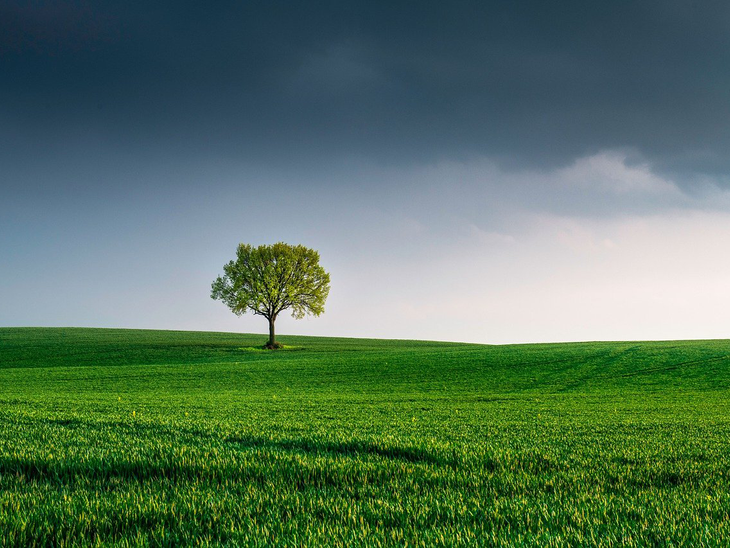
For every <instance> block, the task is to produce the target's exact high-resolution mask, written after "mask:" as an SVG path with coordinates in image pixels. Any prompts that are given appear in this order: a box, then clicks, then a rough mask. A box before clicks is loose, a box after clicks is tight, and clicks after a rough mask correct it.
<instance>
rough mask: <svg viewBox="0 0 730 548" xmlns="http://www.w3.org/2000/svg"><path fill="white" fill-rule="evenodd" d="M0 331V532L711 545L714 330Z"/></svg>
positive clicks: (721, 474)
mask: <svg viewBox="0 0 730 548" xmlns="http://www.w3.org/2000/svg"><path fill="white" fill-rule="evenodd" d="M264 339H265V337H263V336H261V335H240V334H231V333H200V332H173V331H135V330H113V329H50V328H49V329H39V328H38V329H37V328H10V329H0V545H6V544H7V545H28V544H34V543H35V544H49V543H54V544H57V545H64V544H68V545H76V544H79V543H82V544H83V543H89V544H90V543H97V542H100V543H105V544H106V543H108V544H116V545H135V544H145V543H153V544H180V543H230V544H237V545H240V544H258V545H266V544H272V545H297V546H301V545H312V546H315V545H342V544H348V545H352V544H363V545H365V544H366V545H378V544H380V545H397V546H401V545H404V544H405V543H408V544H410V545H413V544H415V545H419V544H421V545H425V546H432V545H439V544H441V545H459V544H464V545H466V544H474V543H477V542H481V543H485V544H492V545H502V544H503V545H514V544H527V545H536V546H550V545H553V546H563V545H565V544H566V543H572V544H602V545H607V546H608V545H661V544H666V545H669V544H695V545H698V544H706V545H723V544H726V541H727V539H728V538H730V451H728V450H727V449H728V443H730V398H728V388H729V387H730V341H674V342H628V343H627V342H620V343H576V344H539V345H509V346H484V345H471V344H456V343H438V342H421V341H386V340H363V339H334V338H312V337H281V341H282V342H283V343H284V344H286V345H287V349H286V350H282V351H276V352H270V351H262V350H260V345H261V344H262V342H263V340H264Z"/></svg>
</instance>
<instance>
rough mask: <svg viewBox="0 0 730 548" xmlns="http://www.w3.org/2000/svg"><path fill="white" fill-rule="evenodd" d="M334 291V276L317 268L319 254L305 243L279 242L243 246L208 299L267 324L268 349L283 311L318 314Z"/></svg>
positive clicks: (224, 267) (273, 341)
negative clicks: (250, 314)
mask: <svg viewBox="0 0 730 548" xmlns="http://www.w3.org/2000/svg"><path fill="white" fill-rule="evenodd" d="M329 290H330V275H329V274H328V273H327V272H325V270H324V268H322V267H321V266H320V265H319V253H318V252H317V251H315V250H313V249H309V248H307V247H304V246H302V245H289V244H285V243H283V242H279V243H276V244H273V245H261V246H258V247H253V246H251V245H248V244H239V246H238V249H237V251H236V259H235V260H234V261H230V262H229V263H228V264H226V265H224V266H223V276H218V278H216V280H215V281H214V282H213V285H212V290H211V294H210V296H211V297H212V298H213V299H216V300H220V301H223V302H224V303H225V304H226V305H227V306H228V308H230V309H231V311H232V312H233V313H234V314H236V315H237V316H241V315H243V314H246V313H247V312H249V311H250V312H252V313H253V314H254V315H258V316H263V317H264V318H266V319H267V320H268V321H269V341H268V343H267V346H268V347H269V348H275V347H277V343H276V338H275V332H274V322H275V321H276V318H277V316H278V315H279V314H280V313H281V312H283V311H284V310H291V314H292V316H293V317H294V318H297V319H300V318H303V317H304V316H305V315H307V314H311V315H313V316H319V315H320V314H322V313H323V312H324V303H325V301H326V300H327V295H328V294H329Z"/></svg>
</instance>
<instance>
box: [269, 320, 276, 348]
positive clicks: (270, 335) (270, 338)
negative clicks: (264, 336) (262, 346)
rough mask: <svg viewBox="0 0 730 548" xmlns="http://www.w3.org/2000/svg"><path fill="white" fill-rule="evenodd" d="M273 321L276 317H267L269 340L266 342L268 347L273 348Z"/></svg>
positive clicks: (274, 342)
mask: <svg viewBox="0 0 730 548" xmlns="http://www.w3.org/2000/svg"><path fill="white" fill-rule="evenodd" d="M275 321H276V318H269V342H268V344H267V346H268V347H269V348H274V345H275V344H276V335H275V334H274V322H275Z"/></svg>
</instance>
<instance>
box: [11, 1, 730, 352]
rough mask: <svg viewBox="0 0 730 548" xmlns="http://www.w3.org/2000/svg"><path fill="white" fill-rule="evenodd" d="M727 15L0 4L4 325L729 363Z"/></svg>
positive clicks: (465, 5)
mask: <svg viewBox="0 0 730 548" xmlns="http://www.w3.org/2000/svg"><path fill="white" fill-rule="evenodd" d="M729 106H730V5H728V4H726V3H723V2H708V3H703V4H702V5H696V4H692V5H690V4H687V3H684V2H673V1H670V2H666V1H662V2H659V1H656V2H641V3H633V2H618V3H605V4H603V3H601V4H599V3H595V2H588V3H586V2H577V1H576V2H567V3H561V4H559V5H557V4H551V3H545V2H539V1H537V0H535V1H533V2H521V3H502V2H479V3H477V2H466V1H464V2H461V1H457V2H423V1H419V2H415V1H414V2H364V1H344V2H336V3H331V4H312V3H305V4H294V3H291V2H277V1H274V2H265V3H263V2H250V3H240V2H220V3H216V4H215V5H211V4H205V3H203V4H201V3H197V2H167V1H163V2H158V3H147V2H112V1H110V0H108V1H104V0H99V1H93V2H92V1H90V0H81V1H77V2H60V1H45V2H37V3H28V2H18V1H14V0H11V1H9V2H3V3H0V188H1V189H2V190H1V195H0V257H1V259H0V303H1V304H0V326H99V327H129V328H159V329H193V330H206V331H219V330H220V331H241V332H261V333H262V336H264V334H265V332H266V325H265V321H263V320H262V319H261V318H259V317H253V316H244V317H242V318H237V317H235V316H234V315H233V314H231V313H230V311H229V310H228V309H227V308H226V307H225V306H224V305H223V304H221V303H220V302H217V301H213V300H212V299H210V284H211V282H212V281H213V279H215V277H216V276H217V275H219V274H220V273H221V272H222V266H223V264H224V263H225V262H227V261H228V260H230V259H232V258H233V257H234V253H235V248H236V245H237V244H238V243H239V242H245V243H251V244H254V245H258V244H262V243H274V242H277V241H285V242H288V243H292V244H296V243H301V244H304V245H306V246H308V247H312V248H315V249H317V250H319V251H320V254H321V263H322V265H323V266H324V267H325V268H326V269H327V270H328V271H329V272H330V273H331V276H332V290H331V293H330V297H329V300H328V303H327V306H326V312H325V314H324V315H323V316H321V317H320V318H308V319H305V320H293V319H291V318H289V317H284V318H281V319H280V320H279V321H278V322H277V331H278V332H279V333H281V334H287V333H291V334H294V333H297V334H308V335H326V336H353V337H382V338H412V339H436V340H454V341H470V342H484V343H510V342H541V341H572V340H643V339H686V338H728V337H730V253H728V252H727V249H728V247H730V246H729V245H728V244H729V243H730V155H729V154H728V150H730V108H729Z"/></svg>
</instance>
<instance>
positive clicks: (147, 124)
mask: <svg viewBox="0 0 730 548" xmlns="http://www.w3.org/2000/svg"><path fill="white" fill-rule="evenodd" d="M728 67H730V6H728V5H727V4H725V3H720V2H718V3H711V2H710V3H702V4H692V3H687V2H640V3H639V2H600V3H599V2H584V1H581V2H561V3H552V2H542V1H534V2H423V1H418V2H415V1H414V2H398V3H391V2H382V3H377V2H342V1H338V2H330V3H323V2H322V3H312V2H306V3H305V2H289V1H287V2H270V1H266V2H264V1H260V2H245V3H241V2H214V3H201V2H196V3H191V2H102V1H91V0H88V1H77V2H32V3H29V2H12V1H11V2H8V1H4V2H2V3H0V78H2V80H1V81H0V124H2V127H3V129H1V130H0V139H1V140H2V143H1V144H3V148H4V150H5V152H4V156H5V158H6V160H7V158H8V157H9V156H10V155H13V154H16V153H17V152H18V151H21V152H22V153H23V154H28V153H29V151H30V150H33V149H34V150H36V151H38V150H42V151H45V152H46V153H47V152H48V151H49V150H56V151H59V150H60V152H58V154H61V155H62V154H64V153H65V151H66V150H67V149H68V148H69V147H70V148H72V149H73V147H74V146H77V147H78V148H79V150H86V148H85V147H87V146H91V145H93V146H110V147H114V148H115V149H117V150H129V151H131V152H132V153H139V154H149V155H162V156H170V157H176V156H179V157H183V156H187V155H190V154H217V155H221V156H226V157H237V158H248V159H250V160H256V161H263V162H273V161H276V162H283V163H287V162H292V163H296V162H302V161H305V160H309V161H312V162H315V163H316V162H319V161H320V160H322V159H323V158H333V157H337V156H343V155H358V156H363V157H365V158H370V159H372V160H373V161H378V162H387V163H403V164H409V163H420V162H430V161H435V160H439V159H457V160H458V159H464V158H469V157H472V156H486V157H490V158H492V159H494V160H496V161H499V162H501V163H502V164H503V165H506V166H510V165H513V166H558V165H565V164H567V163H569V162H570V161H572V160H573V159H575V158H576V157H579V156H585V155H589V154H594V153H596V152H598V151H600V150H603V149H617V148H623V149H634V150H635V151H636V152H638V154H639V155H640V156H643V157H644V158H646V159H647V160H648V161H650V162H651V163H652V165H654V166H655V168H656V169H658V170H659V171H664V172H667V173H672V174H674V175H676V176H677V177H683V176H688V177H689V178H691V177H693V176H697V175H698V174H710V175H718V174H722V173H724V172H726V171H727V169H728V168H729V167H730V156H728V155H727V154H726V151H727V150H728V148H729V147H730V77H729V75H730V71H729V69H728ZM0 154H3V153H0Z"/></svg>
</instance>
